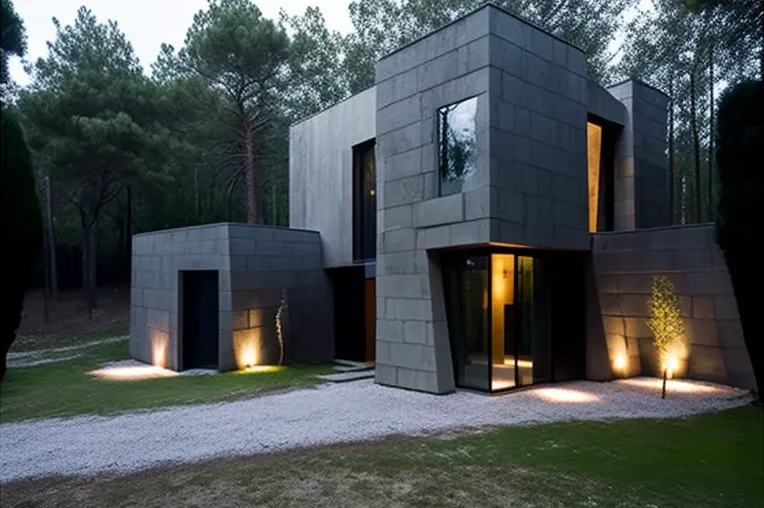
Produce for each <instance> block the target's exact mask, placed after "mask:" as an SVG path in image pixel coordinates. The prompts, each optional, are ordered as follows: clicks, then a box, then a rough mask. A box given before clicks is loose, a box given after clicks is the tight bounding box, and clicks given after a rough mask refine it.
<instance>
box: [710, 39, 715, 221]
mask: <svg viewBox="0 0 764 508" xmlns="http://www.w3.org/2000/svg"><path fill="white" fill-rule="evenodd" d="M708 69H709V79H710V82H711V83H710V86H709V100H708V106H709V108H708V109H709V111H710V120H709V126H708V221H709V222H713V221H714V219H715V217H714V209H715V208H716V207H715V205H716V203H715V200H714V135H715V134H716V132H715V130H714V107H716V105H715V104H714V85H715V82H714V44H713V42H711V46H710V47H709V48H708Z"/></svg>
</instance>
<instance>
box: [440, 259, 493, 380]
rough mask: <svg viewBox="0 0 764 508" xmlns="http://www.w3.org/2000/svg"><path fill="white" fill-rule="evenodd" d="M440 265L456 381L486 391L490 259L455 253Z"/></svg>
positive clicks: (488, 378)
mask: <svg viewBox="0 0 764 508" xmlns="http://www.w3.org/2000/svg"><path fill="white" fill-rule="evenodd" d="M443 268H444V270H443V272H444V283H445V288H444V289H445V296H446V314H447V318H448V327H449V336H450V339H451V352H452V358H453V363H454V376H455V379H456V384H457V385H458V386H461V387H465V388H475V389H477V390H486V391H487V390H490V369H489V366H490V362H489V353H490V345H489V341H488V330H489V328H488V323H489V321H488V319H489V308H488V304H489V302H490V296H489V293H488V291H489V280H488V278H489V274H490V271H489V270H490V258H489V257H488V256H471V257H463V256H459V257H456V258H453V259H451V260H449V261H447V262H445V263H444V267H443Z"/></svg>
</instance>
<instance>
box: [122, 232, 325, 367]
mask: <svg viewBox="0 0 764 508" xmlns="http://www.w3.org/2000/svg"><path fill="white" fill-rule="evenodd" d="M320 242H321V240H320V236H319V234H318V233H316V232H314V231H305V230H292V229H287V228H276V227H265V226H250V225H244V224H227V223H225V224H213V225H206V226H195V227H189V228H181V229H175V230H166V231H157V232H152V233H144V234H139V235H135V236H134V238H133V273H132V281H131V282H132V284H131V298H132V306H131V321H130V352H131V355H132V356H133V358H136V359H138V360H140V361H144V362H146V363H152V364H159V365H163V366H165V367H167V368H169V369H173V370H177V369H179V368H181V367H182V365H181V344H180V337H179V330H180V323H179V316H180V312H179V305H181V303H180V302H181V298H180V296H181V295H179V280H180V272H181V271H184V270H217V271H218V291H219V293H218V306H219V316H218V322H219V333H218V348H219V349H218V368H219V370H231V369H234V368H236V367H239V366H241V351H242V347H244V346H248V344H247V342H248V341H254V340H256V338H257V337H259V336H260V335H261V333H260V332H258V329H259V328H261V327H263V326H264V325H265V326H266V327H268V326H271V324H270V323H263V322H262V321H263V315H264V314H265V313H266V312H271V310H272V309H274V307H277V306H278V305H279V300H280V297H281V295H282V294H283V293H286V295H287V303H288V309H289V311H288V314H289V316H288V326H289V329H288V333H287V336H286V339H287V341H288V343H287V345H286V346H287V348H286V359H287V361H295V362H302V361H326V360H330V359H331V358H332V357H333V344H334V342H333V338H332V318H331V308H330V306H329V304H328V302H329V297H328V291H329V289H328V282H327V281H326V279H325V275H324V271H323V256H322V248H321V243H320ZM245 313H246V314H245ZM268 320H269V321H270V317H269V319H268ZM237 348H238V349H237Z"/></svg>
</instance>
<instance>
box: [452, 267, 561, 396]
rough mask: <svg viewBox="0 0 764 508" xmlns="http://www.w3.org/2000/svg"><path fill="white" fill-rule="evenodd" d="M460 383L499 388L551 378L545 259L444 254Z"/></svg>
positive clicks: (454, 359)
mask: <svg viewBox="0 0 764 508" xmlns="http://www.w3.org/2000/svg"><path fill="white" fill-rule="evenodd" d="M443 267H444V270H443V273H444V283H445V296H446V312H447V317H448V326H449V337H450V340H451V347H452V356H453V361H454V369H455V377H456V383H457V385H458V386H462V387H467V388H475V389H479V390H485V391H500V390H506V389H508V388H513V387H516V386H525V385H530V384H533V383H539V382H545V381H551V380H552V358H551V338H550V334H549V318H550V308H549V298H548V288H547V285H548V281H547V280H546V273H545V270H544V261H543V260H542V259H541V258H538V257H532V256H521V255H517V254H512V253H490V254H489V253H486V254H485V255H481V256H477V255H471V254H465V253H451V254H446V255H444V262H443Z"/></svg>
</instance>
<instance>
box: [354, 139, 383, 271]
mask: <svg viewBox="0 0 764 508" xmlns="http://www.w3.org/2000/svg"><path fill="white" fill-rule="evenodd" d="M376 185H377V171H376V164H375V160H374V140H371V141H367V142H366V143H363V144H360V145H357V146H355V147H354V148H353V260H354V261H368V260H371V259H376V257H377V196H376V194H377V190H376Z"/></svg>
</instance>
